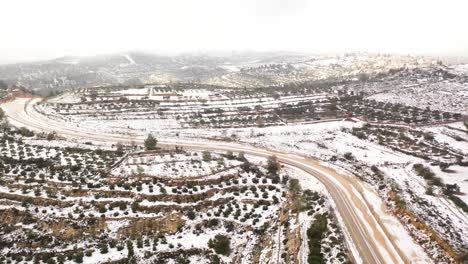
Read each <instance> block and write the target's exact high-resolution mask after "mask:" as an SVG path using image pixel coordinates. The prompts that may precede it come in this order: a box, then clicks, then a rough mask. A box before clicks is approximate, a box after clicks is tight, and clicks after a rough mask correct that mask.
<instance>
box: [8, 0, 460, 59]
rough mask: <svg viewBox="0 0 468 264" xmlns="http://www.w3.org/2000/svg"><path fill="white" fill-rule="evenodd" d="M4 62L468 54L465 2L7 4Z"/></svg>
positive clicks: (182, 0) (206, 0) (85, 1)
mask: <svg viewBox="0 0 468 264" xmlns="http://www.w3.org/2000/svg"><path fill="white" fill-rule="evenodd" d="M0 6H1V7H2V10H3V11H4V12H3V15H2V16H1V17H0V23H1V24H2V25H7V26H2V27H1V28H0V36H2V39H4V40H5V41H4V42H3V43H2V45H1V46H0V64H9V63H18V62H30V61H39V60H47V59H54V58H58V57H63V56H93V55H100V54H115V53H122V52H126V51H142V52H148V53H154V54H180V53H197V52H205V53H207V52H208V53H209V52H212V51H217V52H220V51H221V52H232V51H257V52H266V51H290V52H303V53H313V54H318V53H346V52H369V53H391V54H394V53H397V54H414V55H432V56H464V57H466V56H468V34H465V33H467V32H466V31H467V29H466V27H465V25H467V24H468V17H467V16H465V15H464V14H463V13H464V10H466V7H468V3H466V2H464V1H457V0H449V1H445V2H444V4H440V3H439V2H438V1H419V0H416V1H411V2H407V1H403V0H396V1H391V2H380V3H376V1H371V0H358V1H352V2H351V1H339V0H332V1H307V0H293V1H291V0H289V1H287V0H256V1H247V0H240V1H219V0H218V1H216V0H201V1H188V0H172V1H143V0H141V1H136V2H135V1H99V2H95V1H90V0H83V1H66V2H65V1H58V0H45V1H31V0H19V1H14V2H8V3H2V4H0Z"/></svg>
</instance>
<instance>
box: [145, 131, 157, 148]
mask: <svg viewBox="0 0 468 264" xmlns="http://www.w3.org/2000/svg"><path fill="white" fill-rule="evenodd" d="M157 144H158V140H157V139H156V138H155V137H153V135H151V134H149V135H148V137H147V138H146V139H145V148H146V150H154V149H156V145H157Z"/></svg>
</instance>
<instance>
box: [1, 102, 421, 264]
mask: <svg viewBox="0 0 468 264" xmlns="http://www.w3.org/2000/svg"><path fill="white" fill-rule="evenodd" d="M40 100H41V99H40V98H17V99H16V100H14V101H10V102H6V103H4V104H2V105H1V107H2V108H3V110H4V111H5V113H6V115H7V116H8V119H9V122H10V123H11V124H12V125H14V126H18V127H22V126H24V127H27V128H30V129H33V130H36V131H45V132H49V131H55V132H57V133H58V134H59V135H61V136H67V137H69V138H76V139H86V140H90V141H91V140H92V141H98V142H103V143H116V142H126V143H128V142H135V143H142V142H143V140H144V137H143V136H141V137H134V136H130V135H128V136H127V135H122V134H120V135H115V134H105V133H100V132H96V131H92V129H90V128H88V129H86V128H83V127H76V124H67V123H66V122H65V121H60V120H56V119H51V118H49V117H47V116H45V115H43V114H41V113H39V112H38V111H36V109H35V107H34V106H35V104H37V103H38V102H39V101H40ZM159 144H160V145H164V146H172V147H173V146H183V147H184V148H189V149H201V150H215V151H234V152H239V151H243V152H244V153H245V154H248V155H254V156H259V157H268V156H271V155H276V156H277V158H278V160H279V161H280V162H281V163H283V164H287V165H289V166H291V167H294V168H296V169H298V170H301V171H304V172H305V173H307V174H309V175H311V176H312V177H315V178H317V179H318V180H319V181H321V182H322V183H323V184H324V186H325V187H326V189H327V191H328V192H329V194H330V196H331V198H332V199H333V202H334V204H335V207H336V211H337V215H338V218H339V219H341V221H340V222H341V224H342V225H344V226H343V229H344V230H345V232H344V233H345V237H346V240H347V244H348V246H349V248H350V250H351V252H352V255H353V258H354V260H355V262H356V263H366V264H367V263H376V264H384V263H418V262H419V263H422V262H423V261H422V260H421V259H419V257H417V256H415V255H414V254H413V255H409V254H408V253H405V252H407V251H405V250H401V248H399V247H401V246H402V245H397V243H396V242H395V241H394V240H395V239H394V237H393V236H396V234H390V233H389V232H388V231H387V230H386V227H385V225H384V224H382V221H381V219H379V215H378V214H375V213H373V212H374V210H373V209H372V206H371V205H370V203H368V202H367V201H366V199H365V198H364V196H363V195H362V188H363V184H362V183H361V182H360V181H359V180H358V179H357V178H356V177H354V176H350V175H341V174H338V173H337V172H336V171H334V170H332V169H330V168H327V167H325V166H323V165H321V164H320V163H319V162H318V161H317V160H314V159H311V158H306V157H301V156H298V155H292V154H288V153H282V152H277V151H273V150H267V149H259V148H255V147H252V146H248V145H241V144H234V143H223V142H191V141H186V140H179V139H160V141H159ZM424 261H425V260H424Z"/></svg>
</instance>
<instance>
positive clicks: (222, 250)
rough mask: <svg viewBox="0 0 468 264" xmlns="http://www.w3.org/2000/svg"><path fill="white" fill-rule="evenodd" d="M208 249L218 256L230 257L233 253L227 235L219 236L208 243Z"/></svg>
mask: <svg viewBox="0 0 468 264" xmlns="http://www.w3.org/2000/svg"><path fill="white" fill-rule="evenodd" d="M208 247H210V248H212V249H213V250H214V251H215V252H216V253H217V254H221V255H225V256H229V254H230V253H231V240H230V239H229V237H227V236H225V235H221V234H218V235H216V236H215V237H214V238H212V239H210V240H209V241H208Z"/></svg>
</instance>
